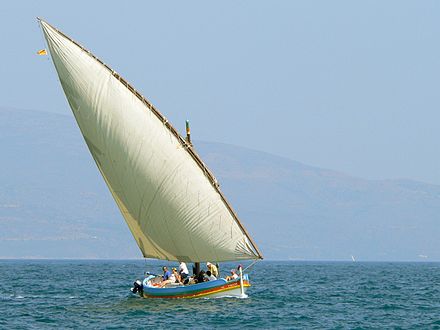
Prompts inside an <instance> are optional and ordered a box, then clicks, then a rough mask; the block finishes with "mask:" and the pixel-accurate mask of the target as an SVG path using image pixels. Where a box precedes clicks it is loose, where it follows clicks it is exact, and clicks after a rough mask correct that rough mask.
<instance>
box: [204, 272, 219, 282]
mask: <svg viewBox="0 0 440 330" xmlns="http://www.w3.org/2000/svg"><path fill="white" fill-rule="evenodd" d="M206 276H207V277H208V281H215V280H216V279H217V277H215V276H214V275H212V274H211V271H210V270H208V271H207V272H206Z"/></svg>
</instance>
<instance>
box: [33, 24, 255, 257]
mask: <svg viewBox="0 0 440 330" xmlns="http://www.w3.org/2000/svg"><path fill="white" fill-rule="evenodd" d="M40 23H41V27H42V29H43V32H44V36H45V38H46V40H47V43H48V46H49V50H50V54H51V56H52V60H53V62H54V64H55V67H56V70H57V72H58V75H59V79H60V82H61V85H62V87H63V89H64V92H65V94H66V97H67V100H68V102H69V104H70V107H71V108H72V111H73V114H74V116H75V118H76V121H77V122H78V125H79V127H80V129H81V132H82V135H83V136H84V139H85V141H86V143H87V146H88V147H89V149H90V152H91V154H92V155H93V158H94V159H95V162H96V164H97V166H98V168H99V170H100V172H101V174H102V176H103V177H104V180H105V182H106V183H107V186H108V187H109V189H110V191H111V193H112V195H113V197H114V199H115V201H116V203H117V204H118V206H119V209H120V210H121V213H122V215H123V216H124V218H125V220H126V222H127V224H128V227H129V228H130V230H131V232H132V234H133V236H134V238H135V240H136V242H137V244H138V245H139V248H140V249H141V251H142V253H143V255H144V257H151V258H158V259H167V260H182V261H193V262H197V261H198V262H201V261H208V260H210V261H226V260H240V259H258V258H262V256H261V254H260V252H259V251H258V248H257V247H256V245H255V244H254V243H253V241H252V239H251V238H250V237H249V235H248V234H247V232H246V230H245V229H244V227H243V226H242V225H241V223H240V221H239V220H238V218H237V217H236V215H235V213H234V212H233V210H232V209H231V207H230V206H229V204H228V203H227V202H226V200H225V198H224V196H223V195H222V193H221V192H220V190H219V189H218V186H217V185H216V182H215V179H214V177H213V176H212V174H211V173H210V172H209V170H208V169H207V168H206V167H205V166H204V164H203V163H202V162H201V160H200V158H199V157H198V156H197V154H196V153H195V152H194V150H193V149H192V148H191V147H190V146H188V145H187V144H186V142H185V140H184V139H183V138H182V137H181V136H180V135H179V134H178V133H177V131H176V130H175V129H174V128H173V127H172V126H171V125H170V124H169V123H168V122H167V120H166V119H165V118H164V117H163V116H162V115H161V114H160V113H159V112H158V111H157V110H156V109H155V108H154V107H153V106H152V105H151V104H150V103H149V102H148V101H147V100H146V99H144V98H143V97H142V96H141V95H140V94H139V93H138V92H137V91H135V90H134V89H133V87H131V86H130V85H129V84H128V83H127V82H126V81H125V80H124V79H123V78H121V77H120V76H119V75H118V74H117V73H116V72H114V71H113V70H112V69H110V68H109V67H108V66H107V65H105V64H104V63H103V62H102V61H100V60H99V59H97V58H96V57H95V56H94V55H92V54H91V53H90V52H88V51H87V50H86V49H84V48H83V47H81V46H80V45H79V44H77V43H76V42H74V41H73V40H72V39H70V38H69V37H67V36H66V35H64V34H63V33H61V32H60V31H59V30H57V29H55V28H54V27H52V26H51V25H49V24H48V23H46V22H44V21H42V20H41V21H40Z"/></svg>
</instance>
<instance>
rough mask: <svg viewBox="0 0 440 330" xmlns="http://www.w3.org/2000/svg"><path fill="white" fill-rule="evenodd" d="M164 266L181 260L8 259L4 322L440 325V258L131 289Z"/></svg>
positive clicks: (0, 306) (299, 265)
mask: <svg viewBox="0 0 440 330" xmlns="http://www.w3.org/2000/svg"><path fill="white" fill-rule="evenodd" d="M162 265H169V266H170V265H173V263H169V262H167V263H162V262H159V261H151V260H147V261H144V260H128V261H124V260H117V261H108V260H0V328H2V329H60V328H81V329H83V328H92V329H124V328H127V329H150V328H155V329H166V328H175V329H182V328H183V329H186V328H196V329H228V328H229V329H241V328H249V329H250V328H252V329H254V328H256V329H389V328H396V329H440V263H427V262H423V263H410V262H407V263H394V262H390V263H388V262H378V263H376V262H302V261H301V262H299V261H282V262H281V261H280V262H278V261H262V262H259V263H257V264H255V265H254V266H252V267H251V268H249V269H248V271H249V275H250V279H251V283H252V287H251V288H250V289H249V290H248V292H247V293H248V297H247V298H232V297H225V298H211V299H208V298H199V299H176V300H162V299H143V298H140V297H139V296H136V295H133V294H132V293H131V292H130V287H131V286H132V283H133V281H134V280H135V279H137V278H143V274H144V272H145V271H151V272H157V273H159V272H160V267H161V266H162ZM247 265H248V264H244V265H243V266H244V267H246V266H247ZM176 266H177V264H176ZM236 266H237V265H235V264H231V263H229V264H221V265H220V270H221V273H223V274H224V275H226V274H227V273H228V272H229V270H230V268H235V267H236Z"/></svg>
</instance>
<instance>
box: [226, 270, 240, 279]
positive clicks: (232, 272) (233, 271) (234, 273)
mask: <svg viewBox="0 0 440 330" xmlns="http://www.w3.org/2000/svg"><path fill="white" fill-rule="evenodd" d="M237 278H238V275H237V273H236V272H235V269H231V276H226V281H232V280H236V279H237Z"/></svg>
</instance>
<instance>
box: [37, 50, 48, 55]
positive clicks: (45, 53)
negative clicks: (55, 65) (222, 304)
mask: <svg viewBox="0 0 440 330" xmlns="http://www.w3.org/2000/svg"><path fill="white" fill-rule="evenodd" d="M37 54H38V55H47V51H46V49H41V50H39V51H38V52H37Z"/></svg>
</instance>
